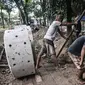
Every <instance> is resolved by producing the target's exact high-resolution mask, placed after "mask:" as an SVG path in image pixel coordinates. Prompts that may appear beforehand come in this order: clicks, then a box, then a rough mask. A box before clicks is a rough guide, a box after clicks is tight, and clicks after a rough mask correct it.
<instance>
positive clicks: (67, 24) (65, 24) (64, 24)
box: [61, 22, 77, 26]
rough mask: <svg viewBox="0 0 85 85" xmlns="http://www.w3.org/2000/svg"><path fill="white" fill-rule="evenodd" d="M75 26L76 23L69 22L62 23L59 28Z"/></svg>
mask: <svg viewBox="0 0 85 85" xmlns="http://www.w3.org/2000/svg"><path fill="white" fill-rule="evenodd" d="M76 24H77V23H70V22H67V23H64V22H62V23H61V26H71V25H76Z"/></svg>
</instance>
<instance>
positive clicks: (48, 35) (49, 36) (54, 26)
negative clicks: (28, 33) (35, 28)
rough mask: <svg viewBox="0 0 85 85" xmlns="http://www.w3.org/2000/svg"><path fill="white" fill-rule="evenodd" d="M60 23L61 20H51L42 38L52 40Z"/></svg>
mask: <svg viewBox="0 0 85 85" xmlns="http://www.w3.org/2000/svg"><path fill="white" fill-rule="evenodd" d="M60 24H61V22H59V21H53V22H52V24H51V25H50V27H49V28H48V30H47V33H46V35H45V36H44V38H45V39H48V40H51V41H53V40H54V39H55V37H56V34H57V32H58V29H59V26H60Z"/></svg>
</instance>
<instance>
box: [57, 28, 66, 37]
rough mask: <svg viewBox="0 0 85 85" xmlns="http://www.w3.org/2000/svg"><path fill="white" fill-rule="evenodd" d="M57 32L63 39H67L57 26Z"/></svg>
mask: <svg viewBox="0 0 85 85" xmlns="http://www.w3.org/2000/svg"><path fill="white" fill-rule="evenodd" d="M58 33H59V34H60V35H61V36H62V37H63V38H64V39H67V38H66V37H65V36H64V35H63V33H62V32H61V31H60V29H59V28H58Z"/></svg>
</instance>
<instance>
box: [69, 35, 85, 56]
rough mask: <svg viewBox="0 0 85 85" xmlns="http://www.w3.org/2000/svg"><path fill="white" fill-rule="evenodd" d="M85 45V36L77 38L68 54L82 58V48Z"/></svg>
mask: <svg viewBox="0 0 85 85" xmlns="http://www.w3.org/2000/svg"><path fill="white" fill-rule="evenodd" d="M84 45H85V36H81V37H79V38H77V39H76V40H75V41H74V42H73V43H72V44H71V45H70V47H69V48H68V52H70V53H72V54H73V55H75V56H81V50H82V47H83V46H84Z"/></svg>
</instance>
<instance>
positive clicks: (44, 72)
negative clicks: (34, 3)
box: [0, 28, 84, 85]
mask: <svg viewBox="0 0 85 85" xmlns="http://www.w3.org/2000/svg"><path fill="white" fill-rule="evenodd" d="M46 30H47V29H46V28H42V29H40V30H39V31H38V32H36V33H34V34H33V36H34V41H35V50H36V55H37V54H38V52H39V50H40V48H41V45H42V40H43V36H44V34H45V32H46ZM64 41H65V40H64V39H62V38H61V37H60V36H59V35H58V38H56V40H55V41H54V43H55V48H56V54H57V53H58V52H59V49H60V47H61V46H62V44H63V43H64ZM48 61H49V59H48V57H46V58H45V57H43V58H42V62H41V63H42V67H41V68H40V69H39V74H40V75H41V77H42V82H40V83H36V81H35V77H34V75H32V76H28V77H24V78H21V79H15V78H14V77H13V75H12V74H11V72H10V70H9V68H0V85H81V84H80V83H79V81H78V80H77V74H78V70H77V69H76V67H75V66H74V64H73V62H72V61H71V59H70V58H69V56H68V55H67V53H66V48H64V50H63V51H62V53H61V54H60V56H59V57H58V59H57V62H58V65H57V66H56V67H55V66H54V65H53V63H48ZM83 85H84V84H83Z"/></svg>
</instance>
